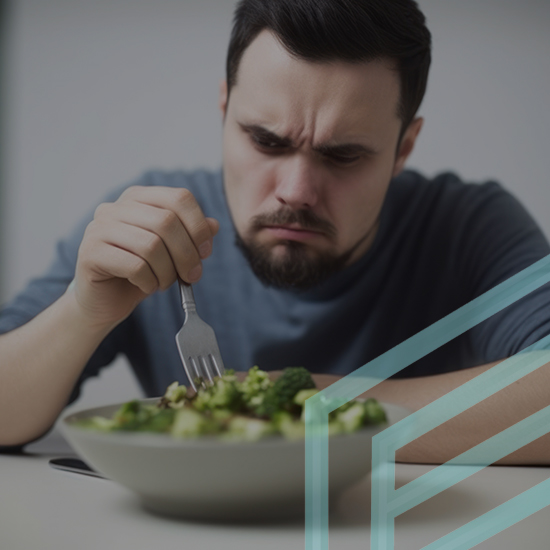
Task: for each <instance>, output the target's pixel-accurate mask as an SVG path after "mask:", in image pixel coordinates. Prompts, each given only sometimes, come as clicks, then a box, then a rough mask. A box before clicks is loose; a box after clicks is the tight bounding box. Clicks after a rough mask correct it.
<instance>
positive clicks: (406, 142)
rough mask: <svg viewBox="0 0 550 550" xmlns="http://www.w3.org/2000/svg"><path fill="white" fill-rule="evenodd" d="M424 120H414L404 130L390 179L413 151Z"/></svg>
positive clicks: (401, 168)
mask: <svg viewBox="0 0 550 550" xmlns="http://www.w3.org/2000/svg"><path fill="white" fill-rule="evenodd" d="M423 124H424V119H423V118H422V117H418V118H415V119H414V120H413V121H412V122H411V123H410V124H409V127H408V128H407V129H406V130H405V134H404V135H403V139H402V140H401V144H400V145H399V151H398V152H397V155H396V157H395V164H394V166H393V173H392V178H394V177H395V176H397V175H398V174H399V173H400V172H401V171H402V170H403V168H404V166H405V162H406V161H407V159H408V158H409V155H410V154H411V153H412V151H413V149H414V144H415V143H416V138H417V137H418V134H419V133H420V130H421V129H422V126H423Z"/></svg>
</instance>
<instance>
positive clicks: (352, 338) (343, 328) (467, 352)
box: [0, 170, 550, 401]
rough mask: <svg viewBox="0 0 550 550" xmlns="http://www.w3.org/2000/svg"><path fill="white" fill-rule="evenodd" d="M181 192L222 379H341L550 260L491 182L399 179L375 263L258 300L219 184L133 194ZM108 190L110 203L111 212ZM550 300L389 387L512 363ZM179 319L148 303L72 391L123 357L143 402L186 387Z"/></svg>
mask: <svg viewBox="0 0 550 550" xmlns="http://www.w3.org/2000/svg"><path fill="white" fill-rule="evenodd" d="M136 183H138V184H140V185H150V186H170V187H186V188H188V189H190V190H191V191H192V193H193V195H194V196H195V197H196V199H197V200H198V202H199V204H200V205H201V207H202V209H203V211H204V213H205V214H206V215H207V216H212V217H215V218H217V219H218V220H219V222H220V232H219V234H218V235H217V236H216V237H215V239H214V252H213V254H212V256H211V257H210V258H208V259H207V260H206V261H205V262H204V271H203V277H202V279H201V280H200V282H199V283H197V284H196V285H194V290H195V297H196V303H197V309H198V311H199V314H200V316H201V317H202V318H203V319H204V320H205V321H206V322H207V323H209V324H210V325H211V326H212V327H213V328H214V330H215V331H216V334H217V336H218V340H219V345H220V350H221V353H222V355H223V358H224V362H225V365H226V367H227V368H234V369H236V370H247V369H249V368H250V367H252V366H253V365H256V364H257V365H259V366H260V368H262V369H265V370H272V369H281V368H283V367H285V366H298V365H303V366H305V367H307V368H308V369H310V370H311V371H312V372H315V373H334V374H341V375H345V374H348V373H350V372H352V371H354V370H355V369H357V368H358V367H361V366H362V365H364V364H365V363H367V362H368V361H369V360H371V359H374V358H375V357H377V356H378V355H380V354H382V353H384V352H385V351H387V350H389V349H391V348H392V347H394V346H395V345H397V344H399V343H400V342H402V341H403V340H405V339H407V338H409V337H410V336H412V335H414V334H416V333H417V332H419V331H420V330H422V329H424V328H426V327H428V326H429V325H431V324H432V323H434V322H435V321H437V320H439V319H441V318H442V317H444V316H445V315H447V314H449V313H451V312H453V311H454V310H456V309H457V308H458V307H460V306H462V305H464V304H465V303H467V302H469V301H470V300H472V299H473V298H475V297H476V296H479V295H480V294H482V293H484V292H485V291H487V290H489V289H490V288H492V287H494V286H495V285H497V284H498V283H500V282H502V281H504V280H505V279H507V278H508V277H510V276H511V275H513V274H515V273H517V272H519V271H521V270H522V269H524V268H526V267H528V266H529V265H531V264H532V263H534V262H535V261H537V260H539V259H540V258H542V257H544V256H546V255H547V254H548V253H549V252H550V249H549V246H548V243H547V241H546V239H545V238H544V236H543V234H542V232H541V230H540V229H539V228H538V227H537V225H536V223H535V222H534V221H533V219H532V218H531V217H530V216H529V214H528V213H527V212H526V211H525V210H524V208H523V207H522V206H521V205H520V204H519V203H518V202H517V200H516V199H515V198H513V197H512V196H511V195H510V194H509V193H508V192H506V191H505V190H503V189H502V187H501V186H500V185H498V184H497V183H494V182H487V183H484V184H466V183H463V182H461V181H460V180H459V179H458V178H457V177H456V176H455V175H453V174H451V173H445V174H441V175H439V176H438V177H436V178H434V179H433V180H428V179H426V178H425V177H423V176H422V175H420V174H418V173H416V172H413V171H405V172H403V173H402V174H401V175H400V176H398V177H397V178H394V179H393V180H392V182H391V185H390V188H389V191H388V195H387V198H386V201H385V203H384V206H383V209H382V213H381V219H380V226H379V231H378V233H377V236H376V238H375V242H374V244H373V246H372V247H371V249H370V250H369V251H368V252H367V253H366V254H365V255H364V256H363V257H362V258H361V259H360V260H359V261H358V262H356V263H355V264H353V265H352V266H350V267H348V268H346V269H345V270H344V271H342V272H340V273H338V274H336V275H335V276H333V277H331V278H330V280H328V281H327V282H326V283H325V284H323V285H322V286H320V287H318V288H316V289H314V290H310V291H306V292H298V291H293V290H290V291H289V290H277V289H274V288H267V287H264V286H263V285H262V284H261V283H260V281H259V280H258V279H257V278H256V277H255V276H254V274H253V273H252V271H251V269H250V268H249V266H248V264H247V262H246V260H245V259H244V258H243V256H242V254H241V252H240V251H239V249H238V248H237V247H236V246H235V243H234V236H235V230H234V226H233V224H232V221H231V217H230V214H229V211H228V208H227V204H226V200H225V196H224V191H223V183H222V174H221V171H217V172H208V171H202V170H199V171H194V172H183V171H176V172H171V173H165V172H160V171H152V172H148V173H146V174H145V175H143V177H142V178H140V179H139V180H138V181H137V182H133V183H132V184H136ZM122 190H123V188H121V189H119V190H117V191H116V192H115V193H113V194H111V195H110V196H108V197H107V198H106V200H107V201H114V200H115V199H116V198H117V197H118V195H119V194H120V193H121V192H122ZM90 220H91V214H90V216H88V217H87V218H86V219H85V220H83V222H82V223H81V224H80V225H79V226H78V227H77V228H76V230H75V231H74V232H73V233H72V234H71V235H70V236H69V237H68V238H67V239H65V240H63V241H61V242H60V243H59V244H58V246H57V254H56V257H55V260H54V262H53V264H52V265H51V267H50V269H49V270H48V271H47V272H46V273H45V274H44V276H42V277H40V278H38V279H35V280H33V281H31V282H30V283H29V285H28V286H27V287H26V288H25V289H24V290H23V291H22V292H21V294H19V295H18V296H16V297H15V298H14V299H13V300H12V301H11V302H10V303H8V304H6V305H5V306H4V308H3V309H2V311H1V313H0V333H2V332H6V331H9V330H12V329H14V328H16V327H17V326H20V325H22V324H24V323H25V322H27V321H28V320H30V319H31V318H32V317H34V316H35V315H37V314H38V313H39V312H40V311H42V310H43V309H44V308H46V307H47V306H48V305H49V304H51V303H52V302H53V301H55V300H56V299H57V298H58V297H59V296H60V295H61V294H62V293H63V292H64V291H65V289H66V288H67V285H68V284H69V283H70V281H71V280H72V278H73V275H74V270H75V262H76V257H77V251H78V247H79V244H80V241H81V239H82V235H83V233H84V229H85V227H86V225H87V224H88V223H89V221H90ZM549 306H550V288H549V287H548V286H545V287H542V288H541V289H539V290H537V291H536V292H533V293H531V294H530V295H529V296H527V297H526V298H524V299H522V300H521V301H518V302H516V303H515V304H513V305H512V306H509V307H508V308H506V309H505V310H503V311H502V312H501V313H499V314H497V315H494V316H493V317H492V318H490V319H489V320H487V321H485V322H484V323H482V324H480V325H478V326H477V327H476V328H475V329H472V330H470V331H468V332H467V333H465V334H463V335H462V336H460V337H458V338H456V339H455V340H453V341H451V342H449V343H448V344H446V345H445V346H443V347H441V348H440V349H438V350H436V351H435V352H433V353H432V354H430V355H428V356H426V357H424V358H423V359H422V360H420V361H417V362H416V363H414V364H412V365H411V366H410V367H408V368H407V369H405V370H404V371H402V372H401V373H399V374H398V375H397V376H419V375H427V374H434V373H441V372H448V371H452V370H457V369H462V368H467V367H471V366H475V365H480V364H484V363H487V362H490V361H493V360H497V359H501V358H503V357H507V356H510V355H512V354H515V353H516V352H518V351H519V350H520V349H522V348H524V347H526V346H527V345H529V344H530V343H532V342H534V341H536V340H538V339H539V338H541V337H542V336H544V335H547V334H548V333H550V307H549ZM183 320H184V314H183V311H182V308H181V304H180V298H179V292H178V288H177V285H173V286H172V287H171V288H170V289H169V290H167V291H165V292H158V293H156V294H154V295H152V296H150V297H148V298H147V299H146V300H144V301H143V302H142V303H141V304H140V305H139V306H138V307H137V308H136V310H135V311H134V312H133V314H132V315H131V316H130V317H129V318H128V319H127V320H126V321H124V322H123V323H122V324H120V325H119V326H118V327H117V328H116V329H115V330H114V331H113V332H112V333H111V334H110V335H109V336H108V337H107V338H106V339H105V341H104V342H103V343H102V344H101V346H100V347H99V348H98V349H97V351H96V352H95V353H94V355H93V357H92V358H91V359H90V361H89V363H88V365H87V366H86V368H85V369H84V371H83V373H82V376H81V377H80V380H79V382H78V384H77V386H76V387H75V390H74V392H73V395H72V396H71V399H70V401H73V400H74V399H76V398H77V396H78V392H79V387H80V385H81V383H82V382H83V381H84V380H85V379H86V378H88V377H90V376H95V375H97V374H98V371H99V370H100V369H101V368H102V367H104V366H106V365H108V364H109V363H111V362H112V361H113V359H114V358H115V357H116V356H117V354H119V353H122V354H124V355H126V356H127V358H128V359H129V362H130V364H131V365H132V368H133V370H134V372H135V374H136V376H137V378H138V380H139V382H140V384H141V386H142V388H143V390H144V392H145V394H146V395H148V396H156V395H161V394H162V393H164V391H165V389H166V387H167V386H168V385H169V384H170V383H171V382H173V381H174V380H179V381H180V382H182V383H187V379H186V376H185V374H184V371H183V368H182V366H181V362H180V358H179V356H178V352H177V348H176V344H175V340H174V336H175V334H176V332H177V331H178V330H179V328H180V327H181V325H182V323H183Z"/></svg>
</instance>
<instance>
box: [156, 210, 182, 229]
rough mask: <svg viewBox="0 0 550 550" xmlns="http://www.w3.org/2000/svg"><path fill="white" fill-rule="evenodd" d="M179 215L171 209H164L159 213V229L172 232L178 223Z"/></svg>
mask: <svg viewBox="0 0 550 550" xmlns="http://www.w3.org/2000/svg"><path fill="white" fill-rule="evenodd" d="M178 221H179V220H178V217H177V216H176V214H174V212H172V211H171V210H163V211H162V212H161V214H159V229H160V230H161V231H163V232H172V231H173V230H174V229H175V227H176V225H177V223H178Z"/></svg>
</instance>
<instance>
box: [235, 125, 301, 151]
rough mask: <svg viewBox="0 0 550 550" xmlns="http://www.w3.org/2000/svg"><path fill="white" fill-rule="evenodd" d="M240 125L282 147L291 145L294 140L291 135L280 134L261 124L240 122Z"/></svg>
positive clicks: (250, 132)
mask: <svg viewBox="0 0 550 550" xmlns="http://www.w3.org/2000/svg"><path fill="white" fill-rule="evenodd" d="M239 126H240V127H241V128H242V129H243V131H245V132H246V133H249V134H254V135H255V136H256V137H259V138H262V139H265V140H266V141H273V142H275V143H278V144H279V145H280V146H281V147H291V146H292V140H291V139H290V138H289V137H285V136H278V135H277V134H274V133H273V132H270V131H269V130H268V129H266V128H264V127H263V126H260V125H259V124H239Z"/></svg>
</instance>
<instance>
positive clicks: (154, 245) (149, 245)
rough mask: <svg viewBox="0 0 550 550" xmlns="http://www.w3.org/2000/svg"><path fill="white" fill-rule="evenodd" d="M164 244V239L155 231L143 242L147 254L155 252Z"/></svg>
mask: <svg viewBox="0 0 550 550" xmlns="http://www.w3.org/2000/svg"><path fill="white" fill-rule="evenodd" d="M162 246H163V242H162V239H161V238H160V237H159V236H158V235H156V234H155V233H151V234H150V236H148V237H147V239H145V240H144V242H143V249H144V251H145V253H146V254H147V256H151V255H153V254H155V252H157V251H158V250H159V249H160V248H162Z"/></svg>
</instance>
